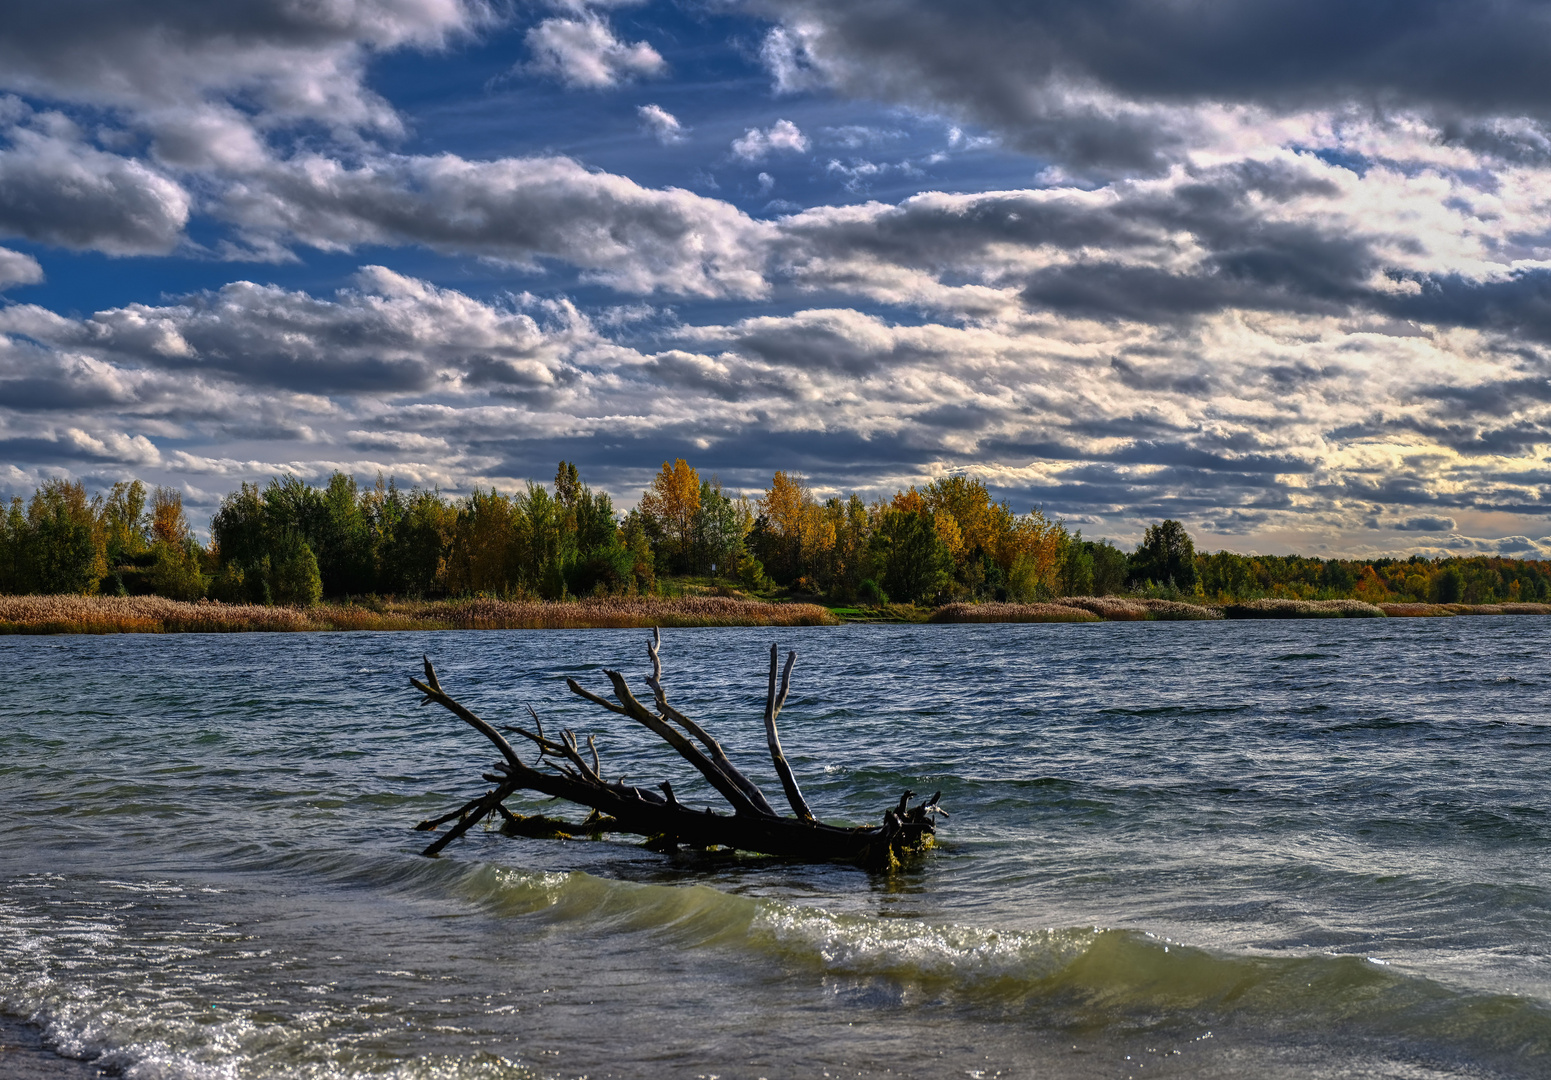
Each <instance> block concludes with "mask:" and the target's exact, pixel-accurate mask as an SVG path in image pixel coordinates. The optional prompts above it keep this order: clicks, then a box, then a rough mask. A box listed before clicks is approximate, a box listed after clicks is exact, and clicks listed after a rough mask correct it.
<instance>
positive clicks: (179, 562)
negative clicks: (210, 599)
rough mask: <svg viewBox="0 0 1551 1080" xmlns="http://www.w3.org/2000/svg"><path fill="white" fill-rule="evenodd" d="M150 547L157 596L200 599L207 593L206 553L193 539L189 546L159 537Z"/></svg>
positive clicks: (153, 587) (152, 580) (176, 598)
mask: <svg viewBox="0 0 1551 1080" xmlns="http://www.w3.org/2000/svg"><path fill="white" fill-rule="evenodd" d="M151 550H152V552H153V556H154V559H155V561H154V562H153V563H152V564H151V572H150V579H151V588H152V589H153V590H154V591H155V592H156V595H157V596H165V597H167V598H168V599H169V600H198V599H199V598H200V597H202V596H204V595H205V590H206V588H207V587H208V586H209V582H208V581H207V579H206V578H205V572H204V558H203V554H204V553H203V552H202V551H200V550H199V547H198V545H197V544H195V543H193V542H192V540H190V542H189V543H188V544H186V545H185V544H171V543H168V542H167V541H165V540H158V541H157V542H156V543H155V544H153V545H152V548H151Z"/></svg>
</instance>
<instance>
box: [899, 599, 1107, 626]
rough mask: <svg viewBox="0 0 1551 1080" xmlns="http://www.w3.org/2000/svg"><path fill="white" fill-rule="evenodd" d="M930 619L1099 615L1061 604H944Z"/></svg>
mask: <svg viewBox="0 0 1551 1080" xmlns="http://www.w3.org/2000/svg"><path fill="white" fill-rule="evenodd" d="M928 621H929V622H934V623H1046V622H1098V621H1099V617H1098V616H1097V615H1095V614H1093V613H1092V612H1090V611H1084V610H1082V609H1081V608H1075V607H1069V606H1067V605H1065V604H996V603H991V604H944V605H943V606H942V607H940V608H938V609H937V610H935V611H933V612H932V615H931V618H930V619H929V620H928Z"/></svg>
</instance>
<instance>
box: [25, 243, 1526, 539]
mask: <svg viewBox="0 0 1551 1080" xmlns="http://www.w3.org/2000/svg"><path fill="white" fill-rule="evenodd" d="M608 325H609V327H610V329H609V331H608V333H605V332H604V331H603V330H602V329H600V326H601V324H600V323H597V322H595V321H594V320H592V319H590V318H589V317H588V316H587V315H586V313H584V312H582V311H579V310H578V309H577V308H576V307H574V306H573V305H571V304H569V303H567V302H564V301H541V300H537V299H534V298H527V297H523V298H511V299H508V300H504V301H496V302H491V301H484V300H478V299H475V298H473V297H471V296H469V295H467V294H465V293H461V292H458V291H456V290H451V289H446V288H441V287H438V286H435V285H432V284H430V283H428V282H425V281H422V280H418V279H415V278H411V277H407V276H405V275H402V274H399V273H396V272H393V271H391V270H388V269H385V268H382V267H366V268H363V269H362V271H361V272H360V274H359V275H358V277H357V280H356V282H355V283H354V284H353V286H352V287H350V288H347V289H344V290H341V291H339V292H337V293H335V294H333V295H331V296H314V295H311V294H308V293H305V292H300V291H296V290H289V289H282V288H278V287H276V286H272V285H261V284H256V283H252V282H234V283H231V284H229V285H227V286H225V287H223V288H221V289H218V290H214V291H210V292H204V293H196V294H193V295H190V296H186V297H183V298H180V299H178V300H176V301H170V302H167V303H162V304H155V305H144V304H137V305H126V306H123V307H119V308H112V309H107V310H104V311H100V312H97V313H95V314H93V315H91V316H89V317H85V318H67V317H63V316H60V315H58V314H55V313H53V312H50V311H48V310H47V309H45V308H41V307H38V306H35V305H26V304H13V305H10V306H7V307H3V308H0V433H4V437H6V438H9V439H10V440H11V441H10V442H9V443H7V447H8V453H9V455H10V457H11V459H12V460H14V461H15V462H17V463H18V464H19V465H24V466H27V467H29V468H36V467H41V464H42V463H50V462H51V463H54V464H56V465H57V464H61V463H66V464H68V462H69V461H80V462H86V461H88V460H92V461H95V460H107V457H105V456H104V455H107V456H108V457H111V456H112V454H117V455H119V456H120V457H121V458H123V459H124V460H128V459H129V457H130V456H131V453H132V452H133V453H138V454H140V455H141V457H142V458H143V459H144V460H147V461H149V460H152V458H151V456H150V454H151V450H155V451H156V452H157V453H158V454H160V455H161V457H160V459H159V460H160V461H161V463H162V464H161V465H159V466H158V467H159V468H165V469H176V470H184V471H210V470H215V472H216V473H218V474H219V475H222V476H239V475H240V476H244V477H246V476H249V475H251V474H250V473H244V472H243V470H244V469H250V468H251V469H256V468H258V465H255V464H254V463H263V462H271V463H277V462H278V463H283V462H290V463H291V465H290V466H288V467H294V468H296V469H298V470H301V472H302V474H304V475H317V474H319V473H320V472H321V473H326V472H327V467H332V466H329V465H328V463H335V464H339V463H341V462H344V463H347V464H350V466H351V468H359V469H365V470H366V474H367V475H370V471H372V470H374V469H376V468H379V467H380V468H383V469H384V471H387V472H390V473H392V472H398V474H399V475H400V476H409V475H414V476H417V477H434V478H435V482H437V483H441V484H443V485H444V486H445V487H447V488H448V489H449V490H466V489H467V487H468V486H470V485H472V484H474V483H492V482H500V483H502V484H503V485H506V486H510V485H511V484H513V483H515V482H516V481H517V480H519V479H521V478H522V477H524V476H531V475H534V474H535V473H539V472H542V470H541V469H540V463H545V462H550V461H553V460H555V458H556V457H557V456H558V457H565V458H566V459H568V460H578V461H579V462H581V463H582V464H583V465H584V466H585V467H587V468H590V469H591V470H593V471H592V475H593V476H594V478H595V479H596V480H597V481H599V482H601V483H604V484H606V485H613V486H614V490H615V491H616V493H618V494H620V495H621V496H622V497H628V496H630V495H632V494H633V492H632V491H630V489H629V487H628V485H627V484H626V479H627V478H630V477H633V475H634V474H633V473H632V472H631V468H632V466H631V464H630V463H632V462H637V461H643V460H662V459H663V456H664V455H670V456H686V455H687V456H689V457H691V458H692V459H693V460H696V461H700V462H706V463H710V464H714V465H715V467H716V468H717V470H718V471H720V472H721V473H722V475H723V479H724V480H725V481H727V482H729V483H732V484H735V485H741V484H744V483H754V482H756V481H757V482H763V480H764V479H768V475H769V472H770V471H771V470H772V469H774V468H778V467H780V468H785V467H795V468H802V469H804V470H805V471H806V472H808V473H809V474H810V475H811V476H812V477H814V479H815V482H816V483H819V484H821V485H822V486H826V487H828V488H841V489H848V488H850V487H860V488H862V489H863V490H864V491H868V492H872V493H874V494H881V493H885V491H884V489H887V488H888V487H889V485H891V484H895V485H901V484H905V483H913V482H918V481H920V480H923V479H925V478H929V477H931V476H933V475H937V474H939V473H941V472H942V471H944V470H948V469H964V468H969V469H972V470H975V471H976V475H979V476H982V477H983V478H984V479H986V480H987V482H988V483H991V484H992V486H993V487H994V489H995V490H997V491H999V492H1002V493H1005V494H1007V495H1008V496H1010V497H1013V498H1014V501H1015V502H1016V503H1017V504H1019V505H1029V504H1039V503H1042V504H1044V505H1046V506H1049V507H1052V508H1058V510H1059V512H1061V513H1066V514H1071V515H1082V516H1083V517H1084V518H1085V520H1087V519H1094V520H1097V521H1101V522H1105V523H1107V529H1108V531H1110V532H1112V533H1113V532H1117V531H1121V530H1123V529H1124V528H1127V527H1128V526H1127V525H1126V523H1127V522H1130V521H1133V520H1134V519H1136V518H1140V517H1148V516H1151V517H1157V516H1160V515H1162V516H1173V517H1179V518H1182V519H1183V520H1185V521H1186V522H1187V523H1188V524H1190V526H1191V527H1192V528H1197V529H1200V528H1203V527H1205V528H1210V529H1212V530H1213V531H1215V532H1216V533H1218V534H1225V533H1233V534H1239V535H1252V534H1256V533H1262V534H1263V533H1264V532H1266V531H1268V530H1269V531H1274V530H1276V529H1288V528H1308V527H1312V526H1311V523H1318V524H1320V525H1321V526H1322V527H1325V528H1329V529H1332V530H1335V529H1361V528H1382V529H1387V530H1399V531H1411V532H1418V533H1424V534H1425V533H1432V534H1436V533H1438V532H1439V531H1440V530H1441V529H1442V527H1443V526H1444V525H1445V524H1446V523H1447V522H1448V521H1449V520H1450V519H1451V517H1452V519H1454V520H1458V515H1459V514H1460V513H1462V512H1465V511H1471V512H1479V511H1493V512H1497V513H1506V514H1520V515H1533V514H1537V513H1538V514H1542V515H1543V514H1545V513H1547V512H1548V511H1551V495H1548V494H1547V493H1548V492H1551V469H1547V468H1546V467H1545V466H1543V465H1541V464H1540V458H1541V457H1543V456H1546V452H1547V451H1548V450H1551V392H1548V393H1546V394H1542V395H1540V396H1538V397H1536V396H1533V395H1527V394H1524V393H1522V392H1519V391H1516V390H1515V389H1514V388H1515V387H1521V386H1525V385H1527V384H1528V381H1530V380H1533V379H1535V378H1539V379H1541V380H1542V381H1544V380H1545V379H1546V378H1547V376H1548V375H1551V358H1548V357H1543V356H1541V355H1539V354H1538V353H1535V352H1533V351H1526V350H1524V349H1522V348H1521V349H1515V350H1506V349H1502V348H1499V347H1496V346H1494V345H1493V344H1492V343H1491V342H1490V341H1489V340H1488V339H1487V338H1485V337H1483V336H1482V332H1480V331H1453V332H1451V333H1449V334H1428V335H1422V336H1415V335H1407V336H1394V335H1388V334H1383V333H1377V332H1371V331H1370V332H1365V333H1363V334H1361V335H1356V336H1354V335H1353V334H1352V333H1350V332H1349V331H1348V330H1346V329H1345V328H1344V326H1343V323H1342V319H1341V318H1340V317H1338V316H1300V317H1298V318H1296V319H1293V318H1290V317H1287V316H1283V315H1275V314H1273V315H1268V316H1252V315H1248V314H1246V313H1243V312H1240V311H1236V310H1225V311H1220V312H1215V313H1208V314H1203V315H1201V316H1200V317H1199V318H1198V319H1197V320H1195V322H1194V323H1193V324H1192V325H1191V326H1190V327H1189V328H1187V329H1181V328H1179V327H1173V326H1169V325H1164V324H1150V323H1141V322H1126V321H1115V322H1097V323H1096V322H1093V321H1092V320H1087V319H1071V318H1064V317H1061V316H1057V315H1052V314H1050V313H1044V312H1035V313H1025V312H1021V311H1020V310H1019V309H1017V308H1012V309H1009V310H1007V311H1005V312H1003V313H1002V314H1001V315H1000V316H997V317H994V318H985V319H981V320H975V321H966V322H961V323H959V324H957V325H952V324H948V323H945V322H937V321H931V320H927V321H920V320H914V321H894V320H890V319H888V318H885V317H883V316H881V315H878V314H867V313H863V312H860V311H857V310H854V309H852V308H849V307H843V306H841V307H819V308H813V309H809V310H801V311H796V312H792V313H789V314H767V315H760V316H755V317H749V318H743V319H738V320H735V321H731V322H726V323H715V322H680V323H671V322H670V323H667V324H663V323H661V322H659V321H657V320H656V319H653V320H648V321H647V322H646V323H639V322H638V321H636V320H633V319H632V320H626V321H623V322H621V321H619V320H617V319H616V320H613V321H612V322H610V323H609V324H608ZM634 327H640V328H641V329H640V330H639V331H637V330H634V329H632V328H634ZM610 335H614V336H610ZM632 335H634V336H635V340H634V341H632V340H631V337H632ZM1444 388H1449V389H1451V390H1452V391H1453V394H1452V396H1450V395H1445V394H1443V393H1442V392H1441V391H1442V390H1443V389H1444ZM72 429H74V430H77V431H79V432H82V433H85V435H86V436H89V438H85V439H83V438H77V437H75V436H67V435H66V434H65V433H66V432H68V431H70V430H72ZM1467 430H1468V431H1471V432H1474V433H1475V436H1474V437H1475V439H1476V442H1478V443H1479V444H1480V445H1479V446H1476V447H1474V448H1469V447H1467V448H1464V449H1462V448H1460V445H1458V444H1460V443H1461V442H1462V437H1461V436H1462V433H1463V432H1464V431H1467ZM1501 431H1512V432H1516V433H1518V434H1516V435H1515V436H1514V437H1515V438H1516V439H1519V440H1520V441H1523V440H1526V439H1527V440H1529V441H1530V442H1531V443H1533V444H1534V445H1535V446H1536V447H1537V449H1536V450H1535V451H1534V452H1533V453H1526V452H1523V451H1522V450H1520V449H1517V448H1508V447H1506V446H1504V445H1502V440H1501V438H1499V437H1498V436H1497V435H1496V434H1495V433H1497V432H1501ZM115 432H116V433H119V434H121V435H123V436H124V437H125V438H128V439H130V440H131V442H132V440H133V438H135V437H140V438H144V439H146V440H147V441H148V446H143V445H140V444H134V445H131V443H125V442H117V443H115V442H113V441H112V439H110V438H109V436H110V435H112V434H113V433H115ZM166 439H175V440H177V445H178V446H179V448H180V449H179V450H177V451H173V452H169V449H168V447H167V446H166V445H165V443H164V440H166ZM29 440H30V441H29ZM92 440H96V442H92ZM98 444H100V446H101V447H105V448H107V450H102V449H98V448H97V447H98ZM137 446H138V447H139V449H136V447H137ZM344 446H349V447H352V448H354V451H355V452H358V453H359V454H363V455H368V456H363V457H346V458H341V457H340V456H339V454H338V452H337V450H336V449H335V448H337V447H344ZM115 447H116V449H115ZM1494 447H1496V448H1495V449H1494ZM304 448H310V449H304ZM109 451H111V453H109ZM179 454H182V455H184V456H181V457H180V456H178V455H179ZM93 455H96V456H93ZM137 460H138V459H137ZM245 462H246V463H247V464H244V463H245ZM223 463H224V464H223ZM326 466H327V467H326ZM83 467H84V466H83ZM545 467H546V468H547V466H545ZM761 473H763V476H761ZM630 482H632V483H633V482H634V480H631V481H630ZM642 482H644V481H642ZM620 485H625V486H623V487H621V486H620ZM1090 531H1091V530H1090ZM1519 531H1522V529H1521V530H1519ZM1122 534H1123V533H1122Z"/></svg>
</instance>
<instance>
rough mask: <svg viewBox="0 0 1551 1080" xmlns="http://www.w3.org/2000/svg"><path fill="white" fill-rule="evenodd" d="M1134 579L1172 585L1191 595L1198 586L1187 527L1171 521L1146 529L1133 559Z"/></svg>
mask: <svg viewBox="0 0 1551 1080" xmlns="http://www.w3.org/2000/svg"><path fill="white" fill-rule="evenodd" d="M1131 580H1133V581H1151V582H1154V583H1156V584H1159V585H1163V584H1167V583H1169V582H1172V583H1173V584H1174V586H1175V588H1178V589H1180V590H1182V591H1184V592H1190V591H1191V590H1193V589H1194V588H1195V587H1196V546H1195V543H1194V542H1193V541H1192V540H1191V539H1190V534H1189V533H1187V532H1186V531H1185V526H1183V525H1181V524H1180V523H1179V522H1177V521H1175V520H1173V519H1172V518H1171V519H1169V520H1167V521H1161V522H1159V523H1158V524H1156V525H1149V526H1147V532H1146V534H1145V536H1144V537H1143V539H1142V542H1141V543H1140V544H1139V545H1137V549H1136V554H1135V555H1133V556H1132V557H1131Z"/></svg>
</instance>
